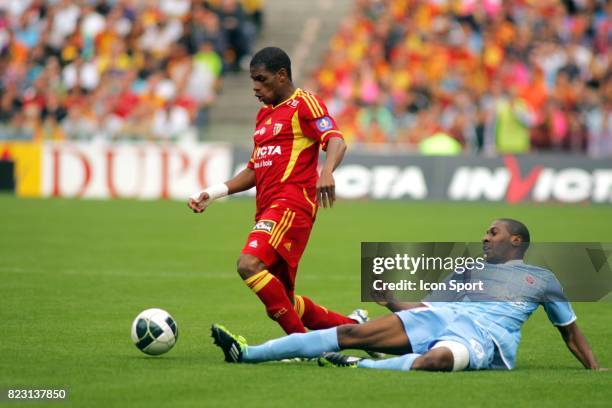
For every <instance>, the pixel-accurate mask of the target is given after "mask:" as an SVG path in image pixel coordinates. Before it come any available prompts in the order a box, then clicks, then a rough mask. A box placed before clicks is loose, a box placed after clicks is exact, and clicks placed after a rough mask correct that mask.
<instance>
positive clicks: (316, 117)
mask: <svg viewBox="0 0 612 408" xmlns="http://www.w3.org/2000/svg"><path fill="white" fill-rule="evenodd" d="M298 109H299V118H300V125H301V127H302V130H303V132H304V136H306V137H308V138H310V139H314V140H316V141H317V142H319V143H321V146H322V148H323V150H327V142H328V141H329V139H331V138H332V137H340V138H343V136H342V132H341V131H340V129H339V128H338V125H337V124H336V121H335V120H334V118H332V117H331V115H330V114H329V112H328V111H327V107H326V106H325V104H324V103H323V101H321V100H320V99H319V98H317V97H316V96H314V95H312V94H309V93H306V92H304V93H302V94H301V103H300V106H299V108H298Z"/></svg>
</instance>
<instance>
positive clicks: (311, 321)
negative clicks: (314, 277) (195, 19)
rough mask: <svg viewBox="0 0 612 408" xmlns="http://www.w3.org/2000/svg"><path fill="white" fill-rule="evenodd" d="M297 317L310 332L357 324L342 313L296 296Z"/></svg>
mask: <svg viewBox="0 0 612 408" xmlns="http://www.w3.org/2000/svg"><path fill="white" fill-rule="evenodd" d="M293 306H294V307H295V310H296V312H297V315H298V316H299V317H300V318H301V319H302V322H303V323H304V326H306V327H308V328H309V329H310V330H321V329H329V328H330V327H336V326H340V325H341V324H355V323H357V322H356V321H355V320H353V319H349V318H348V317H346V316H343V315H341V314H340V313H336V312H332V311H331V310H327V309H326V308H324V307H323V306H319V305H317V304H316V303H314V302H313V301H312V300H310V299H308V298H307V297H306V296H295V303H294V305H293Z"/></svg>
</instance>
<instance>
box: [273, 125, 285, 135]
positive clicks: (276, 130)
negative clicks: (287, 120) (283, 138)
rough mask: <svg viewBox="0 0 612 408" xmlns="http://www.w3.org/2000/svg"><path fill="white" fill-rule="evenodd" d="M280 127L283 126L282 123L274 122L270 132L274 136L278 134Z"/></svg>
mask: <svg viewBox="0 0 612 408" xmlns="http://www.w3.org/2000/svg"><path fill="white" fill-rule="evenodd" d="M282 128H283V124H282V123H275V124H274V129H272V134H273V135H274V136H276V135H278V134H279V133H280V131H281V129H282Z"/></svg>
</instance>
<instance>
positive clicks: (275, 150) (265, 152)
mask: <svg viewBox="0 0 612 408" xmlns="http://www.w3.org/2000/svg"><path fill="white" fill-rule="evenodd" d="M280 154H281V147H280V146H274V145H271V146H260V147H258V148H257V149H255V158H256V159H261V158H264V157H266V156H275V155H280Z"/></svg>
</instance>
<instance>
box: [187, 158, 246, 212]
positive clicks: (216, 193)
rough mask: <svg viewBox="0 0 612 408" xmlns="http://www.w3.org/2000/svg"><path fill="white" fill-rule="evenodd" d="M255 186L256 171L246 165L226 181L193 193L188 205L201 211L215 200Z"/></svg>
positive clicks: (194, 210)
mask: <svg viewBox="0 0 612 408" xmlns="http://www.w3.org/2000/svg"><path fill="white" fill-rule="evenodd" d="M254 186H255V171H254V170H253V169H251V168H250V167H246V168H245V169H244V170H242V171H241V172H240V173H238V174H236V175H235V176H234V177H233V178H231V179H230V180H228V181H226V182H225V183H221V184H215V185H212V186H209V187H207V188H206V189H205V190H204V191H202V192H199V193H196V194H193V195H192V196H191V197H189V200H188V202H187V206H188V207H189V208H191V210H193V212H195V213H201V212H203V211H204V210H205V209H206V207H208V205H209V204H210V203H211V202H212V201H213V200H216V199H217V198H221V197H225V196H226V195H230V194H235V193H239V192H241V191H245V190H248V189H250V188H252V187H254Z"/></svg>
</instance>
